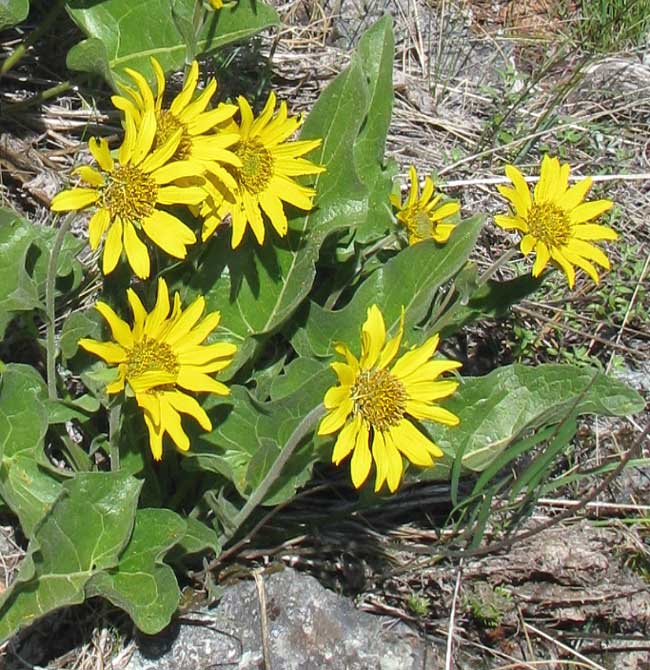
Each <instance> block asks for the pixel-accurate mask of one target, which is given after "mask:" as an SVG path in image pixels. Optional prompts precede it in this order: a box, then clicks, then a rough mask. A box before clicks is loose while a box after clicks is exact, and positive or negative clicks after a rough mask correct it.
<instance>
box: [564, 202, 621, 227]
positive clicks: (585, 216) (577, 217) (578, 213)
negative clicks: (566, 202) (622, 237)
mask: <svg viewBox="0 0 650 670" xmlns="http://www.w3.org/2000/svg"><path fill="white" fill-rule="evenodd" d="M613 205H614V203H613V202H612V201H611V200H593V201H592V202H583V203H582V205H578V206H577V207H576V208H575V209H572V210H571V212H569V221H570V222H571V223H572V224H576V223H585V222H586V221H591V220H592V219H595V218H596V217H598V216H600V215H601V214H603V213H604V212H606V211H607V210H608V209H611V208H612V207H613Z"/></svg>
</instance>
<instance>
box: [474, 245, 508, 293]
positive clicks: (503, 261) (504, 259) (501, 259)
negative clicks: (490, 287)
mask: <svg viewBox="0 0 650 670" xmlns="http://www.w3.org/2000/svg"><path fill="white" fill-rule="evenodd" d="M516 254H517V248H516V247H510V249H508V251H506V252H505V253H503V254H501V256H499V258H497V259H496V261H494V263H492V265H490V267H489V268H488V269H487V270H486V271H485V272H484V273H483V274H482V275H481V276H480V277H479V278H478V284H479V286H481V285H483V284H485V283H486V282H487V280H488V279H489V278H490V277H491V276H492V275H493V274H494V273H495V272H496V271H497V270H498V269H499V268H500V267H503V266H504V265H505V264H506V263H507V262H508V261H510V260H512V259H513V258H514V257H515V255H516Z"/></svg>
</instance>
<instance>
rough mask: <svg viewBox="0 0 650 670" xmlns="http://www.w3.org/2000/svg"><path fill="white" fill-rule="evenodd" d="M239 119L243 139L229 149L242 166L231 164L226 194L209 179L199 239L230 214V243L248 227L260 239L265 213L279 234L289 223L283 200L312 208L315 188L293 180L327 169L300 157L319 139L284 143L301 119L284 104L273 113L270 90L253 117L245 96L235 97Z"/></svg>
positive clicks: (219, 185) (236, 241) (239, 236)
mask: <svg viewBox="0 0 650 670" xmlns="http://www.w3.org/2000/svg"><path fill="white" fill-rule="evenodd" d="M238 104H239V113H240V117H241V119H240V124H239V125H238V126H236V130H237V132H238V133H239V135H240V137H241V139H240V140H239V142H238V144H236V145H235V146H234V147H233V151H234V152H235V154H236V155H237V157H238V158H239V159H240V161H241V167H239V168H231V172H232V173H233V176H234V178H235V181H236V183H237V188H236V189H235V190H234V191H233V192H232V193H228V191H227V189H224V188H223V186H222V185H221V184H220V183H219V180H218V179H216V180H215V179H212V178H210V179H209V184H210V185H211V188H208V192H209V196H208V198H207V199H206V201H205V203H204V204H203V206H202V208H201V210H200V213H201V216H202V217H203V218H204V223H203V239H204V240H206V239H207V238H208V237H210V235H212V233H213V232H214V230H215V228H216V227H217V226H218V225H219V224H220V223H221V222H222V221H223V219H224V218H225V217H226V216H227V215H230V216H231V217H232V241H231V244H232V248H233V249H234V248H236V247H237V246H239V244H240V242H241V241H242V238H243V236H244V233H245V231H246V228H247V226H250V227H251V229H252V230H253V234H254V235H255V238H256V239H257V242H258V243H259V244H262V243H263V242H264V235H265V229H264V217H263V213H264V215H266V217H268V219H269V220H270V222H271V225H272V226H273V228H274V229H275V230H276V232H277V233H278V235H280V236H281V237H282V236H284V235H286V233H287V229H288V224H287V217H286V214H285V213H284V203H285V202H287V203H289V204H290V205H293V206H294V207H298V208H299V209H303V210H310V209H311V208H312V203H313V198H314V195H315V191H314V189H313V188H308V187H307V186H301V185H300V184H298V183H296V182H295V181H294V180H293V177H296V176H299V175H311V174H318V173H319V172H322V171H323V170H324V169H325V168H324V167H322V166H320V165H316V164H314V163H312V162H311V161H309V160H306V159H305V158H301V156H304V155H305V154H307V153H309V152H310V151H312V150H313V149H316V148H317V147H318V146H320V143H321V141H320V140H302V141H295V142H287V141H286V140H287V139H288V138H289V137H290V136H291V135H293V133H294V132H295V131H296V130H297V129H298V127H299V126H300V124H301V123H302V119H301V118H299V117H288V115H287V105H286V103H285V102H282V103H281V104H280V108H279V110H278V111H277V113H275V111H274V110H275V94H274V93H271V94H270V95H269V98H268V100H267V102H266V105H265V106H264V109H263V110H262V112H261V114H260V115H259V116H258V117H257V118H255V117H254V116H253V111H252V110H251V107H250V105H249V104H248V101H247V100H246V99H245V98H243V97H241V96H240V97H239V98H238Z"/></svg>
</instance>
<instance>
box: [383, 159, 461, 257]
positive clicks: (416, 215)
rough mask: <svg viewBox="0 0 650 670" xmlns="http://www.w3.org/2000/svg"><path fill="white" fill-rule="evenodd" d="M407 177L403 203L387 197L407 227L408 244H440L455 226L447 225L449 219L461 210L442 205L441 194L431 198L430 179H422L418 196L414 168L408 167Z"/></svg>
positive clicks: (450, 204)
mask: <svg viewBox="0 0 650 670" xmlns="http://www.w3.org/2000/svg"><path fill="white" fill-rule="evenodd" d="M409 178H410V180H411V188H410V189H409V194H408V196H407V197H406V200H405V201H404V202H402V201H401V199H400V196H399V195H397V194H393V195H391V197H390V201H391V204H392V205H393V207H395V209H396V210H397V220H398V221H399V222H400V223H401V224H402V225H403V226H404V227H405V228H406V232H407V233H408V239H409V244H417V243H418V242H422V241H423V240H431V239H433V240H435V241H436V242H438V243H439V244H443V243H444V242H446V241H447V240H448V239H449V236H450V235H451V231H452V230H453V229H454V228H455V227H456V224H454V223H449V218H450V217H451V216H453V215H454V214H457V213H458V212H459V211H460V203H458V202H456V201H455V200H451V201H448V202H444V203H442V204H441V203H440V201H441V200H442V195H441V194H438V195H436V196H435V197H434V196H433V194H434V191H435V186H434V184H433V180H432V179H431V177H426V178H425V180H424V188H423V189H422V194H420V187H419V183H418V175H417V172H416V170H415V166H413V165H412V166H411V167H410V168H409Z"/></svg>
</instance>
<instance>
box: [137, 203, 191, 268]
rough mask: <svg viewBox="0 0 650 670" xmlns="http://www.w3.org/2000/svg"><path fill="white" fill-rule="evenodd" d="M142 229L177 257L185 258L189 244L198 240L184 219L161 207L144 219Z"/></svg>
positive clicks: (162, 247)
mask: <svg viewBox="0 0 650 670" xmlns="http://www.w3.org/2000/svg"><path fill="white" fill-rule="evenodd" d="M142 230H144V232H145V234H146V235H147V237H149V238H150V239H151V240H152V241H153V242H155V243H156V244H157V245H158V246H159V247H160V248H161V249H162V250H163V251H166V252H167V253H168V254H169V255H170V256H174V257H175V258H185V256H186V255H187V248H186V247H187V245H188V244H193V243H194V242H196V236H195V235H194V233H193V232H192V231H191V230H190V229H189V228H188V227H187V226H186V225H185V224H184V223H183V222H182V221H180V220H179V219H177V218H176V217H175V216H174V215H172V214H169V213H168V212H164V211H162V210H159V209H156V210H154V211H153V212H152V214H151V215H150V216H148V217H147V218H146V219H143V221H142Z"/></svg>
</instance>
